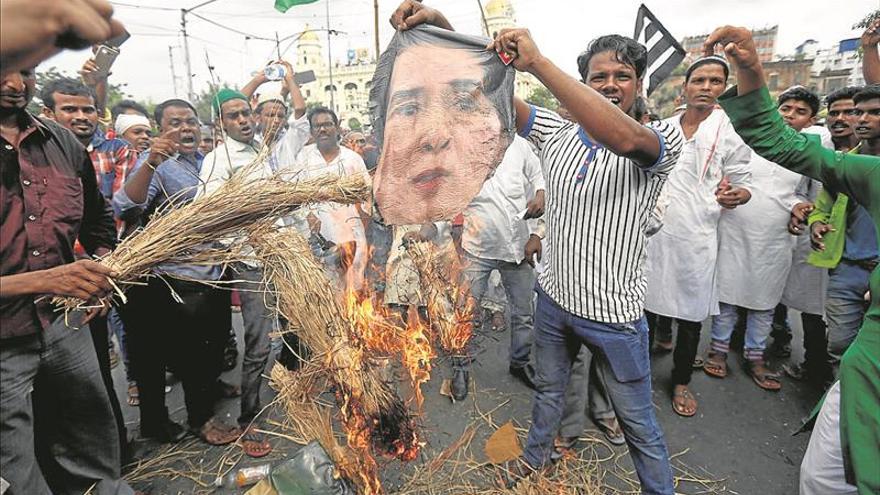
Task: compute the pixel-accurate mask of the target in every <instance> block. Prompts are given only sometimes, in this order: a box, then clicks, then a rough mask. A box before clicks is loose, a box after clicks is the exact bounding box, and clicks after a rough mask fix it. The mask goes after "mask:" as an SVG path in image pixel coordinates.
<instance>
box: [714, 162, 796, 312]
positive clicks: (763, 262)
mask: <svg viewBox="0 0 880 495" xmlns="http://www.w3.org/2000/svg"><path fill="white" fill-rule="evenodd" d="M751 169H752V189H751V191H752V199H751V201H749V202H748V203H747V204H745V205H742V206H740V207H738V208H736V209H734V210H727V211H724V212H723V213H722V214H721V221H720V222H719V236H718V275H717V280H718V298H719V300H720V301H721V302H723V303H727V304H733V305H736V306H742V307H744V308H747V309H752V310H759V311H763V310H769V309H773V308H775V307H776V305H777V304H779V301H780V300H781V299H782V292H783V289H784V288H785V284H786V282H787V280H788V273H789V270H790V268H791V261H792V256H793V250H794V248H795V240H796V237H795V236H793V235H791V234H790V233H789V232H788V220H789V217H790V215H791V209H792V207H794V205H795V204H797V203H798V202H799V201H800V199H799V198H798V197H797V195H796V194H795V192H796V190H797V188H798V184H800V182H801V178H802V176H801V175H800V174H796V173H794V172H792V171H790V170H787V169H784V168H782V167H780V166H779V165H776V164H775V163H773V162H770V161H767V160H765V159H764V158H761V157H760V156H758V155H756V154H754V153H753V154H752V162H751Z"/></svg>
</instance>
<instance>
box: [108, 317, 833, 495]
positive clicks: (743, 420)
mask: <svg viewBox="0 0 880 495" xmlns="http://www.w3.org/2000/svg"><path fill="white" fill-rule="evenodd" d="M791 316H792V317H791V318H790V320H791V324H792V327H793V331H794V334H795V338H794V341H793V343H792V344H793V348H794V349H793V350H794V355H793V356H792V358H791V359H792V360H797V359H800V357H801V355H802V352H803V349H802V347H801V329H800V322H799V318H798V317H797V314H796V313H795V312H792V314H791ZM233 319H234V326H235V329H236V332H237V334H238V338H239V347H241V345H242V344H241V318H240V316H239V315H234V318H233ZM708 335H709V327H708V323H707V324H705V325H704V328H703V335H702V337H703V339H702V340H703V342H702V345H701V349H705V348H706V345H707V341H708ZM508 338H509V336H508V334H507V332H506V331H503V332H496V333H493V334H492V335H490V336H488V337H487V338H485V339H484V345H483V349H484V350H483V352H482V353H481V354H480V355H479V357H478V364H477V365H476V366H475V367H474V370H473V372H472V378H473V381H474V384H475V387H474V389H475V391H476V392H475V393H472V394H471V396H470V397H469V398H468V399H467V400H466V401H464V402H461V403H457V404H453V403H452V402H451V401H450V400H449V399H448V398H446V397H443V396H441V395H440V393H439V392H440V383H441V381H442V378H444V377H445V376H446V377H448V376H449V370H448V366H447V365H446V364H445V363H443V362H437V363H435V369H434V372H433V373H432V379H431V381H429V382H428V383H426V384H425V385H424V386H423V393H424V395H425V404H424V410H425V414H424V417H423V418H422V421H423V428H424V431H425V432H426V433H427V440H428V445H427V446H426V448H425V449H424V454H423V455H422V457H421V458H420V459H419V460H417V461H415V462H417V463H418V462H423V461H424V460H425V459H427V458H430V457H431V455H433V453H436V452H439V451H442V450H443V449H444V448H445V447H446V446H448V445H449V444H451V443H452V442H454V441H455V440H456V439H458V438H459V436H460V435H461V433H462V431H463V430H464V429H465V427H466V426H467V425H468V424H471V423H472V422H477V423H483V424H484V427H483V428H481V429H480V432H481V434H480V435H478V437H477V438H475V440H474V442H482V441H484V440H485V437H487V436H488V434H490V433H491V428H487V427H485V424H486V421H487V418H486V415H487V413H489V412H491V420H492V421H493V422H494V423H495V424H498V425H500V424H503V423H505V422H506V421H508V420H512V421H514V422H515V424H518V425H521V426H522V427H524V428H527V427H528V421H529V417H530V411H531V391H530V390H529V389H527V388H526V387H525V386H523V385H522V384H520V383H519V382H518V381H516V380H515V379H513V378H512V377H511V376H510V375H509V374H508V373H507V348H508V340H507V339H508ZM738 357H739V356H738V355H733V356H731V357H730V358H729V359H728V364H729V365H730V366H729V368H730V373H729V376H728V377H727V378H726V379H724V380H718V379H715V378H712V377H709V376H708V375H706V374H705V373H703V372H702V371H700V370H697V371H695V373H694V378H693V380H692V384H691V388H692V390H693V392H694V393H695V394H696V397H697V400H698V401H699V411H698V413H697V415H696V416H695V417H692V418H682V417H679V416H677V415H676V414H675V413H674V412H673V411H672V408H671V405H670V382H669V375H670V372H671V369H672V356H671V354H666V355H662V356H655V357H654V358H653V362H652V367H653V384H654V396H653V402H654V405H655V408H656V412H657V416H658V418H659V421H660V424H661V426H662V428H663V431H664V433H665V436H666V440H667V443H668V446H669V451H670V454H673V455H676V454H677V455H676V462H677V463H681V464H685V465H687V466H688V467H689V468H691V469H693V470H694V471H695V472H701V473H702V474H703V476H704V477H705V478H711V479H713V480H718V483H717V484H716V485H715V486H716V489H717V491H716V492H714V493H734V494H749V495H751V494H767V495H788V494H796V493H797V491H798V490H797V486H798V471H799V466H800V460H801V458H802V457H803V453H804V450H805V449H806V445H807V442H808V436H807V435H805V434H802V435H797V436H792V432H793V431H794V430H796V429H797V427H798V426H799V425H800V422H801V420H802V418H803V417H804V416H806V415H807V414H808V413H809V411H810V410H811V408H812V407H813V405H814V404H815V402H816V401H817V400H818V398H819V397H820V395H821V393H820V391H818V390H815V389H813V388H811V387H810V386H808V385H806V384H801V383H798V382H794V381H792V380H790V379H784V381H783V388H782V390H781V391H780V392H767V391H764V390H761V389H759V388H758V387H757V386H756V385H754V384H753V382H752V381H751V380H750V379H749V377H748V376H747V375H745V373H744V371H743V370H742V368H741V367H740V366H739V365H738V363H739V359H738ZM194 358H195V357H194ZM777 364H778V363H777ZM239 366H240V358H239ZM239 370H240V368H236V369H235V370H232V371H230V372H227V373H226V374H225V375H224V378H225V379H226V380H227V381H229V382H231V383H238V380H239V378H238V376H239V375H238V374H239V373H240V371H239ZM114 380H115V381H116V388H117V393H118V396H119V398H120V402H121V403H122V404H123V411H124V414H125V417H126V422H127V424H128V428H129V435H130V436H131V437H135V438H136V437H137V431H136V430H137V416H138V414H137V409H136V408H131V407H129V406H128V405H126V404H125V397H126V396H125V388H126V387H125V378H124V374H123V371H122V366H119V367H117V368H116V369H114ZM263 395H264V397H265V400H266V401H267V402H268V400H270V398H271V392H270V391H269V390H268V387H266V389H265V390H264V391H263ZM167 404H168V407H169V410H171V411H172V416H173V418H174V419H175V420H177V421H181V422H182V421H184V420H185V411H184V410H183V397H182V390H181V386H180V385H179V384H176V385H174V386H173V389H172V391H171V392H170V393H169V394H168V395H167ZM218 410H219V413H220V414H221V415H224V414H226V415H228V419H229V420H230V421H232V420H233V419H234V418H236V417H237V416H238V411H239V407H238V403H237V401H236V400H226V401H223V402H222V403H221V404H219V405H218ZM272 414H278V412H277V411H275V412H273V413H272ZM524 441H525V438H524V437H523V436H521V438H520V442H523V443H524ZM273 444H274V445H275V449H276V451H275V453H273V455H272V456H271V457H270V459H271V460H272V461H273V462H279V461H280V460H281V459H283V458H284V456H285V455H286V454H289V453H290V452H293V451H294V450H295V449H297V448H298V446H297V445H295V444H293V443H292V442H289V441H286V440H284V439H280V438H275V439H273ZM133 445H134V446H135V455H136V457H138V458H141V459H143V458H149V457H150V456H151V455H154V454H155V453H156V452H157V451H158V449H159V448H160V446H157V445H155V444H151V443H149V442H143V441H139V440H135V441H134V444H133ZM199 450H200V454H199V459H194V460H192V462H195V463H202V464H204V463H206V462H207V463H210V462H209V461H211V460H212V459H216V458H218V457H220V456H221V455H223V453H225V452H228V451H227V450H224V449H221V448H208V447H205V448H204V449H201V448H200V449H199ZM476 450H480V449H476ZM617 452H618V453H620V454H624V453H625V452H626V448H625V447H621V448H618V449H617ZM258 463H259V461H253V460H249V459H244V460H243V461H241V465H242V466H244V465H252V464H258ZM621 465H622V466H624V467H626V468H630V469H631V466H632V465H631V463H630V461H629V458H628V457H626V456H623V457H622V458H621ZM407 469H408V467H401V466H400V465H399V463H396V462H394V463H390V464H388V465H387V466H386V468H385V469H384V474H383V477H384V479H385V486H386V489H388V491H390V492H392V493H393V490H394V487H395V486H397V485H398V483H399V482H400V479H401V477H405V475H406V473H407ZM609 485H611V486H614V485H615V483H614V482H613V481H611V480H610V481H609ZM135 487H136V488H140V489H145V490H147V491H148V493H151V494H153V495H159V494H177V493H182V494H190V493H210V491H211V490H210V489H205V488H204V487H200V486H198V485H196V484H195V483H193V482H192V481H190V480H189V479H186V478H180V477H178V478H177V479H170V478H167V477H161V476H157V477H153V478H152V479H149V480H147V481H144V482H139V483H136V484H135ZM719 488H720V489H719ZM703 490H704V488H702V487H700V486H699V485H695V484H688V483H683V484H681V485H680V486H679V487H678V491H679V493H685V494H696V493H705V492H704V491H703ZM608 491H609V492H612V490H611V489H608ZM242 492H243V490H242ZM217 493H233V492H224V491H223V490H218V491H217Z"/></svg>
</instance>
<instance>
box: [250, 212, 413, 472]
mask: <svg viewBox="0 0 880 495" xmlns="http://www.w3.org/2000/svg"><path fill="white" fill-rule="evenodd" d="M248 243H249V244H250V245H251V246H252V247H253V249H254V254H255V256H256V258H257V259H258V260H259V261H260V262H261V263H262V264H263V276H264V278H265V280H266V282H267V284H269V285H271V286H272V287H273V288H274V290H275V292H276V294H277V301H278V312H279V314H280V315H282V316H283V317H284V318H285V319H286V320H287V321H288V322H289V329H288V330H289V331H292V332H294V333H296V334H297V336H298V337H299V339H300V342H302V343H303V344H304V345H305V346H306V347H308V349H309V351H310V353H311V355H312V360H313V361H316V362H318V363H320V365H321V367H322V368H323V369H325V370H326V372H327V373H328V374H329V376H330V377H331V381H332V382H333V385H334V386H335V388H336V391H337V402H338V405H339V407H340V410H341V411H342V416H343V421H344V422H345V424H346V429H347V432H348V434H349V446H352V447H353V448H356V447H359V448H363V446H364V445H363V444H365V443H367V447H369V443H368V440H369V441H371V442H372V446H373V448H374V449H376V450H377V451H378V452H379V453H381V454H383V455H387V456H393V457H399V458H405V457H408V456H411V455H412V452H413V450H414V449H415V450H417V446H418V439H417V436H416V433H415V423H414V419H413V418H412V416H411V415H410V413H409V412H408V411H407V409H406V406H405V404H404V403H403V401H402V400H401V399H400V397H399V396H398V395H397V393H396V392H395V390H394V389H393V388H392V387H391V386H390V384H389V383H387V382H386V381H385V380H384V379H383V377H382V374H381V372H380V370H379V369H378V368H376V367H373V366H371V364H370V363H369V360H368V359H366V356H365V355H364V348H363V347H362V346H361V345H359V344H358V343H357V342H356V341H355V340H354V339H353V338H352V335H351V334H350V333H349V329H350V326H349V323H348V321H346V319H345V317H344V314H345V313H344V310H343V308H342V304H341V303H340V301H339V300H338V299H337V298H336V296H335V295H334V291H333V286H332V284H331V282H330V280H329V279H328V278H327V276H326V275H325V273H324V269H323V268H322V266H321V264H320V262H319V261H318V260H317V259H316V258H315V256H314V255H313V254H312V252H311V250H310V248H309V245H308V243H307V242H306V240H305V239H304V238H303V237H302V236H301V235H300V234H299V233H298V232H296V231H293V230H290V229H283V230H274V229H265V230H264V231H261V232H254V233H253V234H252V236H251V237H250V239H249V241H248ZM352 443H354V444H356V445H352Z"/></svg>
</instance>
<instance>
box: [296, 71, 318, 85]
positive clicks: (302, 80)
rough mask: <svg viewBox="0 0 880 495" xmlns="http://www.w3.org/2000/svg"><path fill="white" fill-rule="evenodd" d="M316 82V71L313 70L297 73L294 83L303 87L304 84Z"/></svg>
mask: <svg viewBox="0 0 880 495" xmlns="http://www.w3.org/2000/svg"><path fill="white" fill-rule="evenodd" d="M315 80H316V78H315V71H313V70H307V71H304V72H297V73H296V74H294V75H293V81H294V82H295V83H296V85H297V86H302V85H303V84H308V83H310V82H312V81H315Z"/></svg>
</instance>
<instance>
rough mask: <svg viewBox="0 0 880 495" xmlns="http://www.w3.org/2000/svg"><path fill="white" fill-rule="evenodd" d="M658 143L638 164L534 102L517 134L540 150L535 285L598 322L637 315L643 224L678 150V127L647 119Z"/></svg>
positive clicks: (641, 280)
mask: <svg viewBox="0 0 880 495" xmlns="http://www.w3.org/2000/svg"><path fill="white" fill-rule="evenodd" d="M648 127H649V128H650V129H652V130H653V131H654V132H655V133H656V134H657V137H658V140H659V141H660V155H659V157H658V159H657V161H656V163H654V164H651V165H649V166H640V165H639V164H636V163H635V162H633V161H632V160H630V159H628V158H624V157H621V156H618V155H615V154H614V153H612V152H610V151H608V150H606V149H605V147H604V146H602V145H601V144H599V143H593V142H591V141H590V140H589V138H588V137H587V135H586V133H585V132H584V131H583V129H581V128H580V126H578V125H577V124H574V123H571V122H568V121H567V120H565V119H563V118H562V117H560V116H559V115H557V114H555V113H553V112H551V111H549V110H546V109H543V108H536V107H532V112H531V115H530V116H529V122H528V124H527V125H526V128H525V129H524V130H523V133H522V134H523V135H524V136H526V137H527V138H528V139H529V141H531V142H532V143H533V144H535V145H536V146H537V147H538V150H539V156H540V158H541V167H542V169H543V172H544V180H545V181H546V187H547V189H546V197H547V206H546V212H545V214H544V218H545V220H546V224H547V238H549V244H550V246H551V249H550V253H549V256H548V255H547V253H545V254H544V256H545V259H546V260H547V267H546V269H545V270H544V271H543V273H540V274H539V275H538V283H539V284H540V287H541V289H542V290H543V291H544V292H545V293H546V294H547V295H548V296H549V297H550V298H551V299H553V301H555V302H556V303H557V304H559V305H560V306H561V307H562V308H563V309H565V310H566V311H568V312H569V313H572V314H574V315H575V316H579V317H581V318H588V319H591V320H595V321H600V322H604V323H627V322H631V321H634V320H637V319H639V318H641V316H642V311H643V306H644V299H645V279H644V276H643V274H642V262H643V261H644V257H645V242H646V236H645V228H646V227H647V224H648V218H649V216H650V211H651V210H652V209H653V208H654V203H655V202H656V200H657V196H658V195H659V194H660V189H661V188H662V187H663V183H664V182H665V181H666V176H667V175H668V174H669V172H670V171H671V170H672V168H673V167H674V166H675V161H676V159H677V158H678V154H679V152H680V151H681V145H682V138H681V133H680V132H679V130H678V129H676V128H675V127H674V126H671V125H669V124H667V123H664V122H652V123H651V124H649V125H648Z"/></svg>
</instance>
